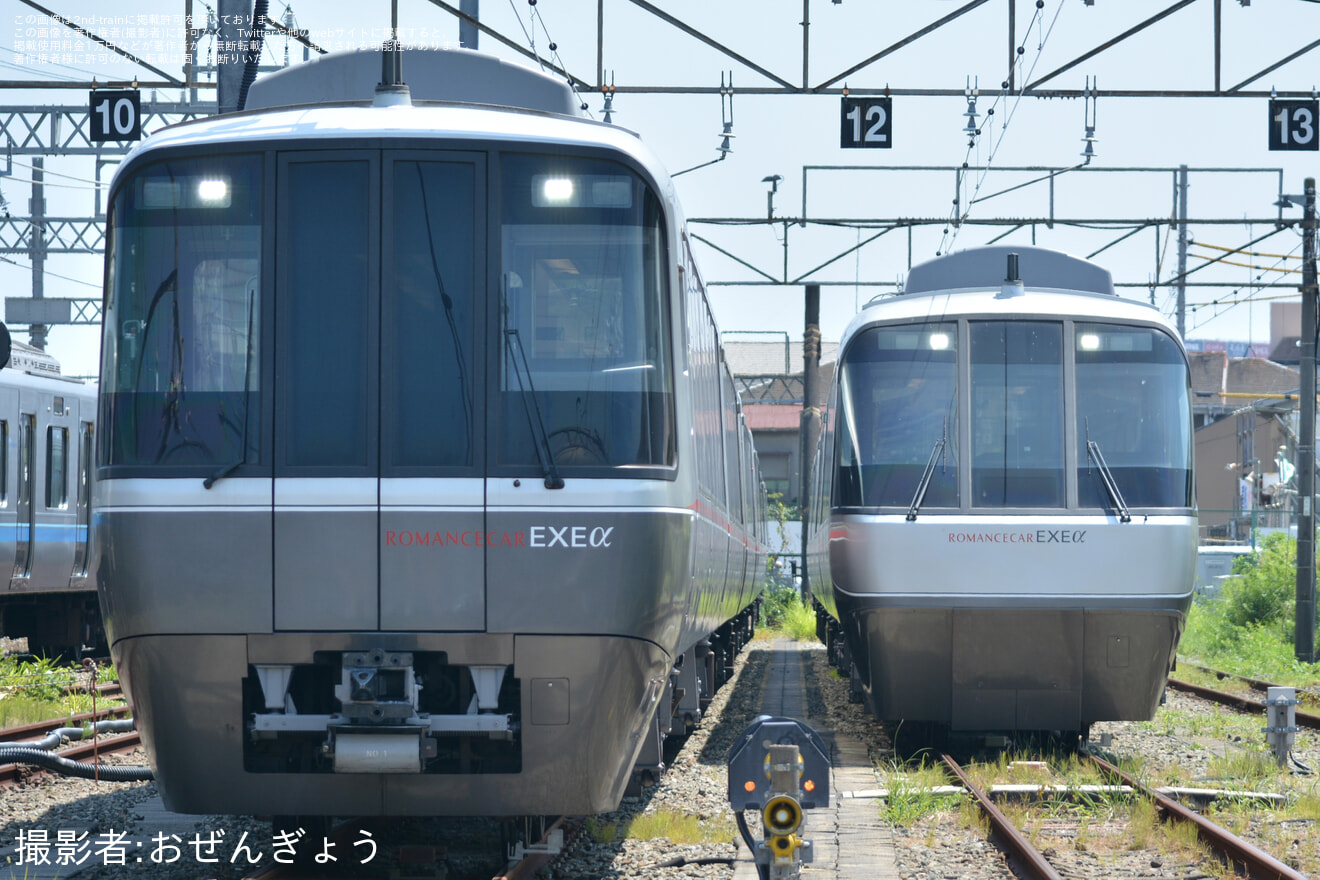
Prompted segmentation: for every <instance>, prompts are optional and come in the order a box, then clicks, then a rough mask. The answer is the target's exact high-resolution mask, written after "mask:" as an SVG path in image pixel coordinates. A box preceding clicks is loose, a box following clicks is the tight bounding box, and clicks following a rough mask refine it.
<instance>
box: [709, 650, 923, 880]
mask: <svg viewBox="0 0 1320 880" xmlns="http://www.w3.org/2000/svg"><path fill="white" fill-rule="evenodd" d="M772 649H773V654H772V656H771V661H770V669H769V671H768V672H767V674H766V678H765V685H764V688H763V690H762V692H761V712H762V713H764V714H766V715H782V716H787V717H789V718H797V719H799V720H801V721H805V722H806V723H807V724H809V725H810V726H811V727H812V728H813V729H815V731H816V732H817V733H819V734H820V735H821V738H822V739H824V740H825V743H826V744H827V745H828V746H829V747H830V761H831V763H832V764H833V769H832V770H831V776H830V805H829V807H828V808H825V809H815V810H809V811H807V813H806V821H805V823H804V827H803V831H802V834H803V836H804V837H805V838H806V839H808V840H811V841H812V842H813V845H814V846H815V850H816V858H815V861H813V862H812V863H811V864H808V865H805V866H803V870H802V876H803V878H804V880H898V876H899V874H898V866H897V864H896V862H895V856H894V842H893V837H892V835H891V833H890V828H889V825H888V823H887V822H885V821H884V819H882V818H881V816H880V804H879V802H878V801H876V800H874V799H872V798H852V797H848V796H847V795H849V794H851V793H852V792H854V791H864V790H867V789H875V788H877V787H878V780H877V778H876V774H875V770H874V769H873V766H872V764H871V757H870V753H869V752H868V749H867V744H866V743H864V742H862V741H861V740H859V739H857V738H856V737H852V736H849V735H847V734H843V733H836V732H834V731H832V730H830V729H828V727H826V725H827V723H828V720H827V719H822V718H812V717H809V711H808V707H809V705H810V703H809V701H808V699H807V686H806V679H805V678H804V676H803V670H802V664H803V653H802V651H800V650H799V649H798V648H797V646H796V645H795V644H794V643H793V642H791V641H789V640H787V639H776V640H775V641H774V642H773V643H772ZM745 855H746V851H745V850H743V851H741V852H740V853H739V856H740V860H739V861H738V863H737V865H736V866H735V870H734V874H733V877H734V880H757V874H756V866H755V865H754V864H753V863H752V862H751V860H750V859H749V858H745Z"/></svg>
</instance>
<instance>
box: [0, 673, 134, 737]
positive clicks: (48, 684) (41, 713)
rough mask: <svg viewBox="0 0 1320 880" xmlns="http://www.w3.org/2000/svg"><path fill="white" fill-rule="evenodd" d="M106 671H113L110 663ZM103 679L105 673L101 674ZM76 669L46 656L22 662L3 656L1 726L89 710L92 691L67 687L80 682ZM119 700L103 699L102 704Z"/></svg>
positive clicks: (0, 677) (30, 722)
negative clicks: (70, 690)
mask: <svg viewBox="0 0 1320 880" xmlns="http://www.w3.org/2000/svg"><path fill="white" fill-rule="evenodd" d="M106 671H109V672H111V673H113V669H112V668H111V667H108V666H107V667H106ZM98 680H99V681H104V680H106V678H105V677H104V675H98ZM77 681H78V677H77V670H75V669H71V668H69V667H63V666H58V665H56V664H55V663H54V662H53V661H51V660H47V659H44V658H38V659H36V660H29V661H24V662H20V661H19V660H17V659H16V658H13V657H0V727H17V726H19V725H23V724H32V723H34V722H37V721H47V720H49V719H51V718H61V717H64V716H67V715H75V714H78V713H80V712H90V711H91V709H92V698H91V695H90V694H87V693H84V692H81V691H73V692H69V691H68V690H67V689H68V688H69V687H70V686H72V685H74V684H75V683H77ZM117 702H119V701H111V700H106V699H101V700H99V701H98V703H97V706H98V707H99V708H107V707H108V706H111V705H114V704H115V703H117Z"/></svg>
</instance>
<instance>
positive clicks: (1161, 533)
mask: <svg viewBox="0 0 1320 880" xmlns="http://www.w3.org/2000/svg"><path fill="white" fill-rule="evenodd" d="M840 352H841V353H840V357H839V362H838V369H837V370H836V374H835V379H834V384H833V387H832V389H831V394H830V399H829V407H828V413H827V416H826V425H825V430H824V431H823V434H822V441H821V443H820V445H819V447H818V450H817V458H816V466H815V470H814V472H813V473H814V474H815V477H816V479H815V484H814V486H813V490H812V492H813V494H812V499H811V505H810V509H811V511H812V512H813V514H814V515H813V517H812V521H811V522H810V523H809V529H808V532H809V559H808V565H809V581H810V586H811V593H812V595H813V597H814V600H815V603H816V607H817V609H818V612H817V613H818V621H819V624H820V626H819V629H820V632H821V634H822V635H823V636H824V637H825V638H826V639H827V641H828V642H829V643H830V646H831V650H832V651H833V652H834V656H835V659H836V661H837V662H838V663H839V664H840V666H841V668H842V670H843V671H844V672H845V673H846V674H848V676H849V678H850V680H851V683H852V687H853V689H854V692H855V693H856V695H857V696H858V697H859V698H861V699H864V700H865V701H866V703H867V704H868V705H869V707H870V709H871V710H872V711H873V712H874V713H875V714H876V715H877V716H879V717H880V718H882V719H888V720H903V721H906V722H913V723H915V724H917V725H920V726H922V727H924V728H925V729H926V730H927V731H928V732H932V733H942V732H944V731H955V732H962V731H976V732H988V733H997V732H1012V731H1061V732H1065V733H1066V734H1068V735H1069V736H1071V737H1073V738H1079V737H1084V736H1085V735H1086V733H1087V731H1088V730H1089V727H1090V725H1091V724H1092V723H1093V722H1096V721H1107V720H1145V719H1149V718H1150V717H1151V716H1152V715H1153V713H1154V711H1155V708H1156V706H1157V705H1158V702H1159V700H1160V698H1161V695H1162V693H1163V690H1164V687H1165V683H1166V681H1167V678H1168V673H1169V672H1170V671H1171V668H1172V665H1173V663H1174V659H1175V650H1176V647H1177V644H1178V640H1179V637H1180V636H1181V634H1182V631H1183V626H1184V623H1185V620H1186V614H1187V609H1188V606H1189V605H1190V603H1191V598H1192V584H1193V578H1194V576H1195V571H1196V547H1197V518H1196V505H1195V494H1194V484H1193V464H1192V461H1193V459H1192V455H1193V442H1192V420H1191V405H1190V397H1191V395H1190V372H1189V370H1188V365H1187V356H1186V353H1185V350H1184V347H1183V344H1182V340H1181V339H1180V338H1179V336H1178V333H1177V332H1176V330H1175V329H1174V328H1173V327H1172V326H1171V325H1170V323H1169V322H1168V321H1167V320H1166V319H1165V318H1164V317H1163V316H1162V315H1160V314H1159V312H1158V311H1156V310H1155V309H1154V308H1152V307H1149V306H1147V305H1145V304H1143V303H1140V302H1135V301H1132V300H1127V299H1122V298H1120V297H1118V296H1116V295H1115V294H1114V288H1113V283H1112V280H1111V278H1110V274H1109V272H1108V271H1106V270H1105V269H1103V268H1101V267H1099V266H1097V265H1095V264H1093V263H1090V262H1088V261H1085V260H1081V259H1078V258H1075V257H1070V256H1068V255H1066V254H1062V253H1059V252H1057V251H1051V250H1046V249H1044V248H1034V247H1022V248H1008V247H986V248H973V249H970V250H967V251H961V252H957V253H953V254H949V255H947V256H943V257H939V258H937V259H935V260H932V261H929V262H927V263H924V264H922V265H919V266H916V267H914V268H913V269H912V271H911V273H910V275H909V276H908V279H907V283H906V285H905V287H904V290H903V292H902V293H901V294H900V295H898V296H893V297H886V298H883V299H876V300H873V301H872V302H871V303H869V304H868V305H867V306H866V307H865V308H864V309H863V310H862V311H861V313H860V314H858V315H857V317H856V318H854V319H853V321H852V323H851V324H850V325H849V327H848V328H847V330H846V331H845V333H844V337H843V339H842V341H841V343H840ZM900 729H901V728H900Z"/></svg>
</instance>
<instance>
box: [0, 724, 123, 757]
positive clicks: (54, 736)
mask: <svg viewBox="0 0 1320 880" xmlns="http://www.w3.org/2000/svg"><path fill="white" fill-rule="evenodd" d="M136 729H137V724H136V723H135V722H134V721H133V719H132V718H123V719H119V720H115V721H98V722H96V732H97V733H128V732H129V731H132V730H136ZM86 735H87V732H86V729H85V728H82V727H61V728H59V729H58V730H52V731H51V732H50V733H48V734H46V736H44V737H42V738H41V739H38V740H30V741H28V742H0V749H3V748H19V749H41V750H42V751H46V752H49V751H50V750H51V749H57V748H59V747H60V745H61V744H62V743H63V742H64V740H66V739H67V740H80V739H82V738H83V737H84V736H86Z"/></svg>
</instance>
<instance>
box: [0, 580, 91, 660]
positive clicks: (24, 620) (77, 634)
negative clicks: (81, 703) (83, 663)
mask: <svg viewBox="0 0 1320 880" xmlns="http://www.w3.org/2000/svg"><path fill="white" fill-rule="evenodd" d="M0 635H3V636H4V637H5V638H7V639H27V650H28V653H29V654H34V655H36V656H41V657H50V658H55V657H65V658H67V659H73V658H76V657H78V656H82V655H89V656H98V657H103V656H105V655H106V654H107V653H108V651H109V648H108V647H107V645H106V640H105V629H104V628H103V627H102V626H101V608H100V605H99V604H98V602H97V598H96V591H95V590H91V591H87V590H79V591H74V592H67V593H50V592H41V593H36V592H34V593H21V592H12V593H9V594H8V595H6V596H4V597H3V598H2V599H0Z"/></svg>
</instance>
